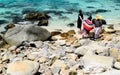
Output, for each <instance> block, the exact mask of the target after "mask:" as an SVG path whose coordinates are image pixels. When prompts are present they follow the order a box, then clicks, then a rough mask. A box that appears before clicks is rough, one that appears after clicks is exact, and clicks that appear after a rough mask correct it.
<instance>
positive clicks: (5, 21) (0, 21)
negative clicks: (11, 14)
mask: <svg viewBox="0 0 120 75" xmlns="http://www.w3.org/2000/svg"><path fill="white" fill-rule="evenodd" d="M8 22H9V21H7V20H0V24H5V23H8Z"/></svg>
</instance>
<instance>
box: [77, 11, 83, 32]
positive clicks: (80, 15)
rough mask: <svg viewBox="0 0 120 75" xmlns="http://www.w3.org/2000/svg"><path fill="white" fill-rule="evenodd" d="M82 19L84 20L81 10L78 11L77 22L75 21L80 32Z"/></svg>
mask: <svg viewBox="0 0 120 75" xmlns="http://www.w3.org/2000/svg"><path fill="white" fill-rule="evenodd" d="M83 18H84V17H83V13H82V10H79V14H78V20H77V28H79V29H80V30H81V26H82V20H83Z"/></svg>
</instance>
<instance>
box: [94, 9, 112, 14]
mask: <svg viewBox="0 0 120 75" xmlns="http://www.w3.org/2000/svg"><path fill="white" fill-rule="evenodd" d="M110 11H111V10H106V9H97V10H96V11H95V13H104V12H110Z"/></svg>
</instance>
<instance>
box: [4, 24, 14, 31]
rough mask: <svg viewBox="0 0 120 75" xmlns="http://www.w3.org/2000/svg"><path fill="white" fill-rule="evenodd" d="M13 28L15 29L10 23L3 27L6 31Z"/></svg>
mask: <svg viewBox="0 0 120 75" xmlns="http://www.w3.org/2000/svg"><path fill="white" fill-rule="evenodd" d="M13 27H15V25H14V24H12V23H9V24H8V25H7V26H6V27H5V29H6V30H8V29H10V28H13Z"/></svg>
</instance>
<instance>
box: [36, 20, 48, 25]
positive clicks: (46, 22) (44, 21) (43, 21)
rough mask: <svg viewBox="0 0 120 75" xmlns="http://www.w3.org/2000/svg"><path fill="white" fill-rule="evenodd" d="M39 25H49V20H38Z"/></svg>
mask: <svg viewBox="0 0 120 75" xmlns="http://www.w3.org/2000/svg"><path fill="white" fill-rule="evenodd" d="M38 26H48V20H47V19H43V20H40V21H39V22H38Z"/></svg>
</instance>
